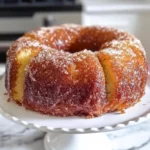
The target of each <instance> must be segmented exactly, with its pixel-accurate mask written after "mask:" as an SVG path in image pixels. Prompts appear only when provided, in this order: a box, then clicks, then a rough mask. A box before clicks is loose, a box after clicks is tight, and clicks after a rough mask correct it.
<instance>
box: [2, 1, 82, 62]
mask: <svg viewBox="0 0 150 150" xmlns="http://www.w3.org/2000/svg"><path fill="white" fill-rule="evenodd" d="M81 12H82V4H81V3H79V2H77V1H75V0H0V63H1V62H5V58H6V56H5V55H6V51H7V49H8V47H9V46H10V44H11V43H12V41H14V40H16V39H17V38H18V37H20V36H21V35H23V34H24V33H25V32H27V31H30V30H32V29H35V28H38V27H41V26H52V25H59V24H63V23H77V24H80V23H81Z"/></svg>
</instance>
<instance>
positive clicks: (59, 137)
mask: <svg viewBox="0 0 150 150" xmlns="http://www.w3.org/2000/svg"><path fill="white" fill-rule="evenodd" d="M44 146H45V150H112V149H111V142H110V141H109V139H108V137H107V136H106V135H105V134H104V133H91V134H64V133H50V132H49V133H47V134H46V136H45V139H44Z"/></svg>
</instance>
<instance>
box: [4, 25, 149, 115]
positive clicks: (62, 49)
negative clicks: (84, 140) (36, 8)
mask: <svg viewBox="0 0 150 150" xmlns="http://www.w3.org/2000/svg"><path fill="white" fill-rule="evenodd" d="M146 80H147V61H146V56H145V50H144V48H143V46H142V44H141V42H140V41H139V40H138V39H137V38H136V37H134V36H133V35H131V34H129V33H127V32H125V31H122V30H117V29H114V28H110V27H102V26H81V25H74V24H66V25H61V26H54V27H45V28H40V29H37V30H34V31H31V32H28V33H26V34H25V35H24V36H22V37H21V38H19V39H18V40H17V41H15V42H14V43H13V44H12V45H11V47H10V49H9V50H8V52H7V65H6V81H5V85H6V89H7V91H8V94H9V97H10V99H12V100H14V101H16V102H17V103H20V104H22V105H23V106H24V107H25V108H26V109H30V110H33V111H37V112H40V113H44V114H49V115H54V116H74V115H75V116H86V117H95V116H99V115H102V114H104V113H107V112H111V111H116V110H119V111H123V110H124V109H126V108H128V107H130V106H133V105H135V104H136V103H137V102H138V101H139V100H140V98H141V97H142V96H143V94H144V91H145V86H146Z"/></svg>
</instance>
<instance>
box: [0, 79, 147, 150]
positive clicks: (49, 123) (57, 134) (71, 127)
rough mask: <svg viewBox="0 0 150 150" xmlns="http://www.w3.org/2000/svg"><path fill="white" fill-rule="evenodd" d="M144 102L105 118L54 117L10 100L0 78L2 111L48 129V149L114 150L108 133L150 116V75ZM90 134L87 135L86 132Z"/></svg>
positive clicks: (30, 126)
mask: <svg viewBox="0 0 150 150" xmlns="http://www.w3.org/2000/svg"><path fill="white" fill-rule="evenodd" d="M148 78H149V79H148V82H147V86H146V92H145V95H144V96H143V98H142V100H141V102H140V103H138V104H137V105H136V106H134V107H132V108H129V109H127V110H126V113H125V114H119V113H109V114H106V115H104V116H102V117H97V118H93V119H84V118H79V117H66V118H61V117H51V116H47V115H42V114H39V113H36V112H32V111H29V110H25V109H24V108H23V107H21V106H18V105H16V104H15V103H14V102H7V99H8V96H7V95H4V93H6V90H5V87H4V76H3V77H2V78H1V80H0V113H1V114H2V115H3V116H4V117H6V118H8V119H10V120H13V121H14V122H16V123H19V124H22V125H25V126H26V127H28V128H35V129H38V130H41V131H45V132H47V135H46V136H45V140H44V145H45V149H46V150H111V143H110V141H109V139H108V138H107V137H106V136H105V134H104V132H106V131H113V130H118V129H122V128H125V127H129V126H131V125H135V124H138V123H141V122H143V121H146V120H147V119H149V118H150V77H148ZM85 133H86V134H85Z"/></svg>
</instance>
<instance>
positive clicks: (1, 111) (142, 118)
mask: <svg viewBox="0 0 150 150" xmlns="http://www.w3.org/2000/svg"><path fill="white" fill-rule="evenodd" d="M4 77H5V73H3V74H2V75H0V80H2V79H3V78H4ZM148 78H150V74H148ZM0 114H1V115H2V116H3V117H5V118H7V119H9V120H11V121H13V122H15V123H17V124H21V125H24V126H26V127H27V128H33V129H38V130H40V131H44V132H58V133H71V134H72V133H73V134H84V133H96V132H109V131H114V130H120V129H123V128H127V127H130V126H133V125H137V124H139V123H142V122H145V121H147V120H148V119H150V111H148V112H147V113H145V114H143V115H141V116H138V117H135V118H133V119H131V120H128V121H124V122H122V123H119V124H116V125H110V126H105V127H100V128H98V127H92V128H54V127H49V126H41V125H38V124H34V123H29V122H27V121H24V120H21V119H19V118H17V117H15V116H13V115H11V114H9V113H7V112H6V111H5V110H4V109H3V108H1V107H0Z"/></svg>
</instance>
